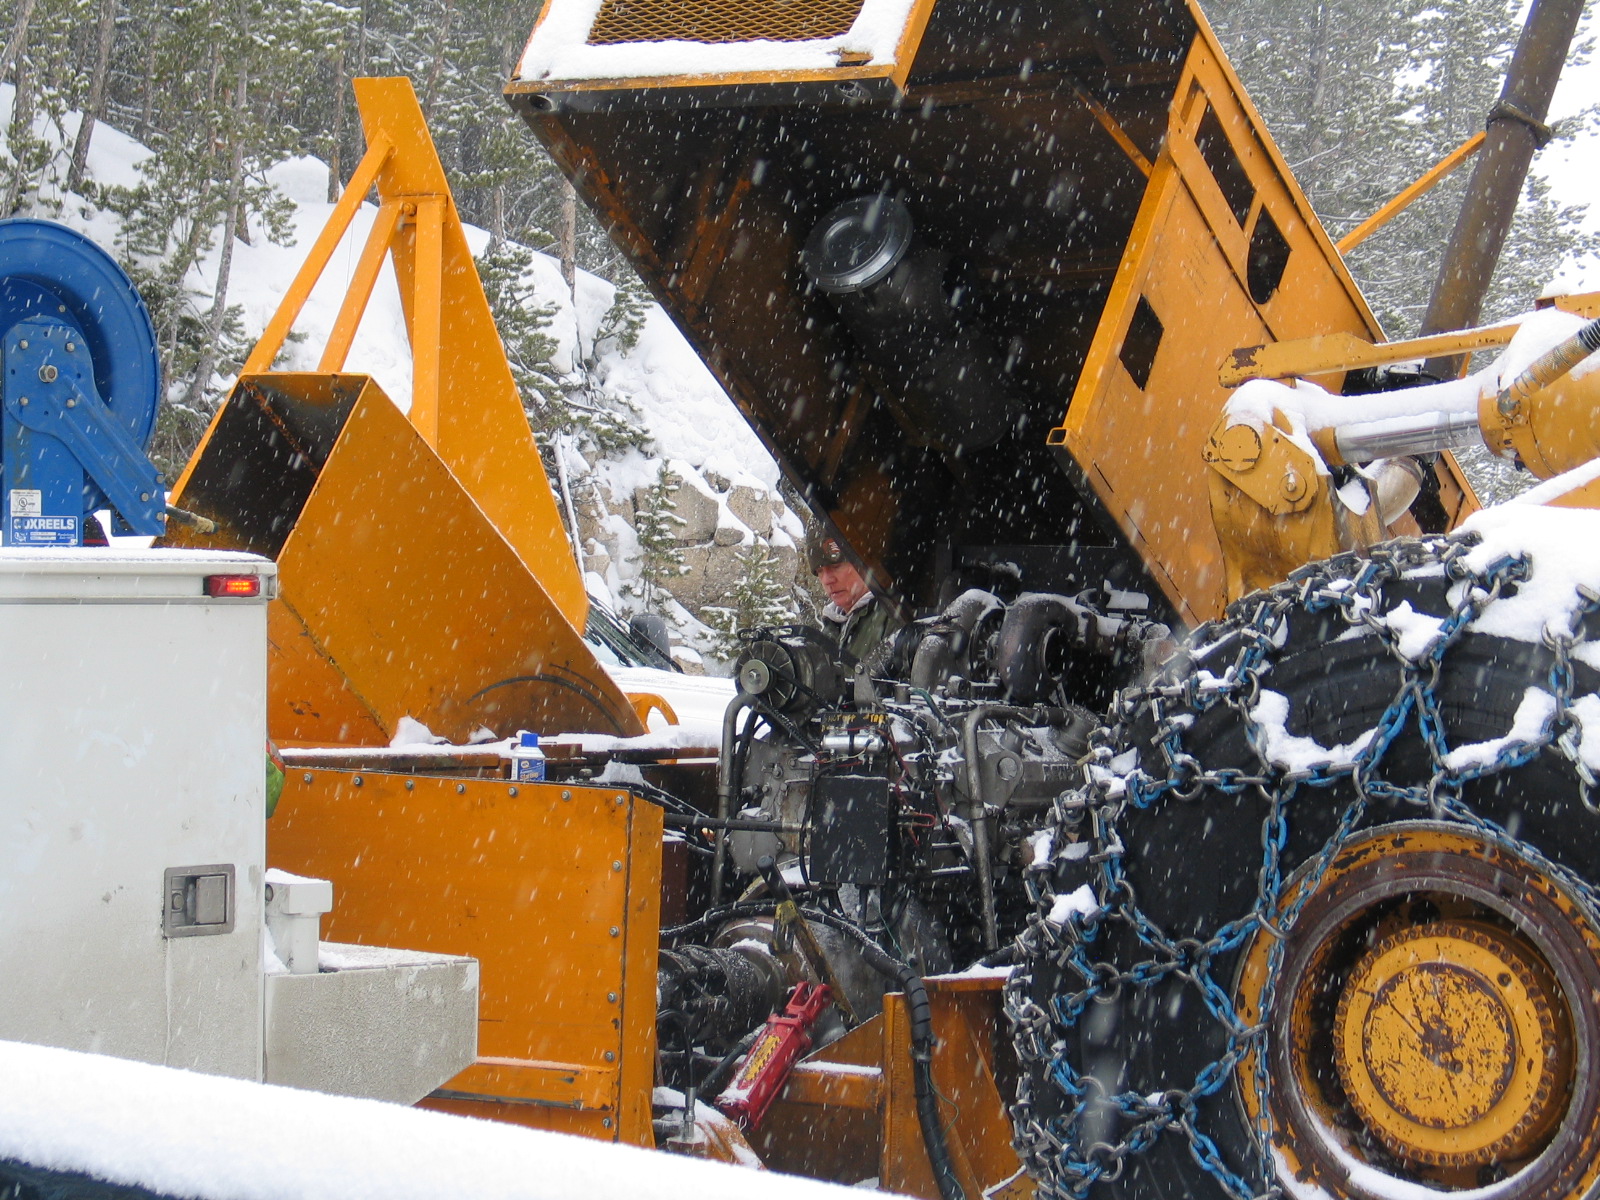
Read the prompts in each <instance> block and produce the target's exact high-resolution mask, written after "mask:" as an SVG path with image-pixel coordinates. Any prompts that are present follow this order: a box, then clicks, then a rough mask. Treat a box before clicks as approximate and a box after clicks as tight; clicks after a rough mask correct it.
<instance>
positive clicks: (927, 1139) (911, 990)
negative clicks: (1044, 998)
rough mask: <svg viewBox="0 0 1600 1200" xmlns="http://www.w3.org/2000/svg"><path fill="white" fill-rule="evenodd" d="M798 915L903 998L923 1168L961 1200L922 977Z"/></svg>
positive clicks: (671, 934) (816, 917)
mask: <svg viewBox="0 0 1600 1200" xmlns="http://www.w3.org/2000/svg"><path fill="white" fill-rule="evenodd" d="M777 909H778V906H777V904H776V903H774V902H772V901H768V900H751V901H744V902H741V903H738V904H725V905H723V906H722V907H721V908H715V909H712V910H711V911H710V912H707V913H706V914H705V915H704V916H702V917H700V918H698V919H697V920H694V921H690V922H688V923H687V924H684V925H677V926H674V927H672V928H670V929H663V930H662V931H661V936H662V938H664V939H672V940H675V939H677V938H681V937H687V936H689V935H690V934H693V933H696V932H700V931H709V930H710V929H711V928H712V927H713V926H715V925H717V924H720V923H721V922H723V921H725V920H727V919H728V918H730V917H739V916H744V917H754V916H762V917H770V916H772V915H774V914H775V913H776V912H777ZM800 915H801V916H803V917H804V918H805V919H806V920H808V921H815V922H817V923H818V924H820V925H826V926H828V928H830V929H833V930H836V931H838V932H839V933H842V934H844V935H845V936H846V937H848V938H850V939H851V940H852V941H854V942H855V943H856V945H857V947H858V948H859V949H860V951H861V959H862V961H863V962H865V963H866V964H867V966H869V967H871V968H872V969H873V970H874V971H876V972H878V974H880V975H882V976H884V977H885V978H887V979H892V980H894V981H895V983H896V984H898V985H899V987H900V990H901V992H902V993H904V995H905V998H906V1011H907V1013H908V1014H909V1016H910V1018H911V1080H912V1091H913V1093H914V1095H915V1097H916V1102H917V1123H918V1124H919V1125H920V1126H921V1127H922V1144H923V1147H924V1148H925V1149H926V1150H927V1152H928V1165H929V1166H930V1167H932V1168H933V1179H934V1182H935V1183H936V1184H937V1185H938V1187H939V1196H940V1200H967V1193H966V1189H965V1188H963V1187H962V1186H961V1180H960V1179H959V1178H958V1177H957V1176H956V1169H955V1163H954V1161H953V1160H952V1159H951V1157H950V1144H949V1142H948V1141H946V1140H945V1134H944V1121H943V1119H942V1118H941V1117H940V1114H939V1096H938V1093H937V1092H936V1091H935V1090H934V1086H933V1006H932V1005H931V1004H930V1003H929V1001H928V988H927V985H926V984H924V983H923V982H922V976H920V975H918V974H917V973H916V971H914V970H912V969H911V967H910V966H909V965H908V964H906V963H903V962H901V961H900V960H899V959H897V958H895V957H894V956H893V955H891V954H890V953H889V952H888V951H887V950H885V949H884V948H883V947H882V946H880V945H878V943H877V942H875V941H873V940H872V937H871V935H869V934H868V933H867V931H866V930H864V929H862V928H861V926H859V925H857V924H856V923H855V922H854V921H848V920H846V919H845V918H843V917H840V916H837V915H836V914H834V913H830V912H824V911H823V910H822V909H817V908H802V909H801V910H800Z"/></svg>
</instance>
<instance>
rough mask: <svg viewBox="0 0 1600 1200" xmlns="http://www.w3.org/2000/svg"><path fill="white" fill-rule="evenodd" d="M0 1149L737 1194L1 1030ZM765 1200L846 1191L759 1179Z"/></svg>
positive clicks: (724, 1187) (745, 1190)
mask: <svg viewBox="0 0 1600 1200" xmlns="http://www.w3.org/2000/svg"><path fill="white" fill-rule="evenodd" d="M0 1079H4V1080H5V1081H6V1086H5V1087H4V1088H0V1158H4V1159H10V1160H12V1161H20V1162H24V1163H28V1164H31V1165H33V1166H37V1167H42V1168H47V1169H51V1170H58V1171H72V1172H79V1173H83V1174H88V1175H93V1176H96V1177H98V1178H101V1179H107V1180H110V1181H112V1182H114V1183H122V1184H128V1185H135V1186H141V1187H145V1188H149V1189H152V1190H154V1191H157V1192H162V1193H166V1194H169V1195H172V1196H193V1197H203V1198H206V1200H443V1198H444V1197H451V1198H454V1197H460V1196H470V1197H472V1200H574V1198H575V1197H583V1200H682V1197H685V1196H693V1197H695V1200H748V1198H749V1196H750V1194H751V1189H752V1187H754V1186H756V1185H755V1184H754V1182H753V1180H752V1177H751V1176H750V1175H749V1173H748V1172H747V1171H745V1170H743V1169H741V1168H739V1167H731V1166H726V1165H723V1164H721V1163H711V1162H703V1161H700V1160H697V1159H690V1158H683V1157H679V1156H677V1155H669V1154H664V1153H658V1152H655V1151H649V1150H642V1149H639V1148H637V1147H633V1146H620V1145H611V1144H607V1143H602V1142H595V1141H590V1140H588V1139H585V1138H579V1137H574V1136H571V1135H567V1134H557V1133H545V1132H543V1131H539V1130H533V1129H524V1128H521V1127H519V1126H515V1125H505V1124H500V1123H498V1122H494V1121H479V1120H473V1119H470V1118H466V1117H455V1116H448V1115H446V1114H444V1113H436V1112H427V1111H424V1110H422V1109H415V1108H404V1107H402V1106H400V1105H395V1104H385V1103H382V1102H380V1101H376V1100H352V1099H348V1098H346V1097H341V1096H326V1095H322V1094H320V1093H317V1092H305V1091H297V1090H295V1089H292V1088H283V1087H271V1086H268V1085H265V1084H256V1083H247V1082H244V1081H241V1080H237V1079H223V1078H219V1077H217V1076H212V1075H199V1074H195V1073H193V1072H190V1071H177V1070H172V1069H171V1068H168V1067H156V1066H150V1065H148V1064H145V1063H135V1062H127V1061H124V1060H122V1059H115V1058H106V1057H103V1056H100V1055H94V1054H79V1053H76V1052H73V1051H69V1050H56V1049H52V1048H48V1047H44V1046H29V1045H23V1044H22V1043H19V1042H0ZM759 1189H760V1192H761V1194H762V1196H763V1197H764V1200H830V1198H833V1197H837V1198H838V1200H847V1198H853V1200H859V1196H860V1194H859V1193H852V1192H850V1191H849V1190H847V1189H844V1188H841V1187H839V1186H837V1185H835V1184H826V1183H817V1182H814V1181H812V1180H807V1179H800V1178H797V1177H795V1176H791V1175H778V1174H773V1173H767V1174H764V1175H762V1176H761V1177H760V1183H759Z"/></svg>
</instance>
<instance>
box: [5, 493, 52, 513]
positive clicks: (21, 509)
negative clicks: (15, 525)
mask: <svg viewBox="0 0 1600 1200" xmlns="http://www.w3.org/2000/svg"><path fill="white" fill-rule="evenodd" d="M43 512H44V493H43V492H41V491H40V490H39V489H38V488H12V489H11V515H12V516H13V517H37V516H39V515H40V514H42V513H43Z"/></svg>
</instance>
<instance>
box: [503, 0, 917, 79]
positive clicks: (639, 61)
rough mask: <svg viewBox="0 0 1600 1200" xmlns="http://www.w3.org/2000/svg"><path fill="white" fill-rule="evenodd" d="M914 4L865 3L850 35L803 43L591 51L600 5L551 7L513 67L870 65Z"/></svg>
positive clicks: (886, 55) (610, 75)
mask: <svg viewBox="0 0 1600 1200" xmlns="http://www.w3.org/2000/svg"><path fill="white" fill-rule="evenodd" d="M912 3H913V0H865V3H863V4H862V6H861V12H860V13H859V14H858V15H857V17H856V19H855V23H854V24H853V25H851V27H850V30H849V32H847V33H845V34H842V35H840V36H838V37H827V38H811V39H808V40H806V41H800V42H778V41H766V40H759V41H747V42H721V43H708V42H690V41H665V42H623V43H618V44H614V45H600V46H592V45H589V44H588V38H589V30H590V29H591V28H592V27H593V25H594V21H595V17H597V16H598V15H599V13H600V5H601V0H565V2H561V3H552V4H551V5H550V7H549V9H548V10H547V11H546V13H545V16H544V19H543V20H542V21H541V22H540V23H539V25H538V27H537V28H535V29H534V31H533V36H532V37H531V38H530V39H529V40H528V45H527V48H526V49H525V50H524V51H523V53H522V61H521V62H520V63H519V64H518V66H517V78H518V79H523V80H541V79H551V80H567V79H638V78H645V79H650V78H662V77H668V76H683V75H714V74H719V73H723V72H740V73H745V72H754V71H762V72H765V71H804V72H813V71H827V70H832V69H834V68H837V67H838V65H839V54H840V52H845V53H853V54H866V55H868V56H870V57H869V59H868V65H873V66H878V65H882V64H885V63H890V62H893V61H894V51H895V47H896V45H897V44H898V43H899V40H900V34H901V32H902V30H904V28H905V23H906V16H907V14H908V13H910V11H911V6H912Z"/></svg>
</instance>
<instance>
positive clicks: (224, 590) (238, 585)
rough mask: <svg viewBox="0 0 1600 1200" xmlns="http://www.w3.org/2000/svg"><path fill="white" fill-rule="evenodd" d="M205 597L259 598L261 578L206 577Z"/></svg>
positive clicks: (241, 576) (255, 576)
mask: <svg viewBox="0 0 1600 1200" xmlns="http://www.w3.org/2000/svg"><path fill="white" fill-rule="evenodd" d="M206 595H208V596H238V597H244V596H259V595H261V576H259V575H207V576H206Z"/></svg>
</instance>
